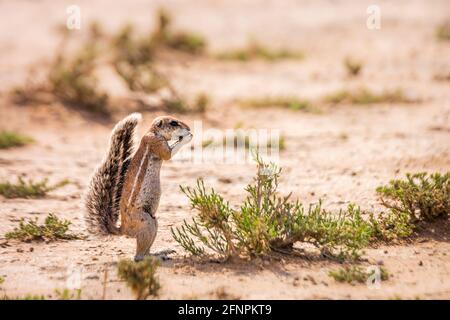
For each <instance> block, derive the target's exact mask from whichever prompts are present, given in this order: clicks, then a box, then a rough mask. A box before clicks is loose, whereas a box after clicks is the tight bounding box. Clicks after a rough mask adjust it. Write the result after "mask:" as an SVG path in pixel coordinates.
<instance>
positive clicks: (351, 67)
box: [344, 57, 362, 77]
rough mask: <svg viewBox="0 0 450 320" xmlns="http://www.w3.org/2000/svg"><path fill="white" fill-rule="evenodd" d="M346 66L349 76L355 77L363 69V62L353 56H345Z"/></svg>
mask: <svg viewBox="0 0 450 320" xmlns="http://www.w3.org/2000/svg"><path fill="white" fill-rule="evenodd" d="M344 66H345V69H346V70H347V74H348V75H349V76H352V77H355V76H357V75H359V73H360V72H361V69H362V63H361V62H360V61H357V60H355V59H352V58H349V57H347V58H345V60H344Z"/></svg>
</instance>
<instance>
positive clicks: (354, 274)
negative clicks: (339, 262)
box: [328, 266, 389, 283]
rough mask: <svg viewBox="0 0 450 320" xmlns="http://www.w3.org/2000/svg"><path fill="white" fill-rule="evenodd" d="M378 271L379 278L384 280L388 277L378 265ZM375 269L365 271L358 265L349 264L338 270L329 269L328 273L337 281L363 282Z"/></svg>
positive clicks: (384, 270)
mask: <svg viewBox="0 0 450 320" xmlns="http://www.w3.org/2000/svg"><path fill="white" fill-rule="evenodd" d="M378 268H379V272H380V280H381V281H386V280H388V279H389V274H388V272H387V270H386V269H385V268H383V267H378ZM375 272H376V271H375V270H374V269H373V270H371V271H366V270H364V268H362V267H360V266H350V267H345V268H341V269H339V270H335V271H330V272H329V273H328V275H329V276H330V277H332V278H333V279H334V280H336V281H337V282H347V283H365V282H366V281H367V279H369V278H370V277H371V276H372V275H374V274H375Z"/></svg>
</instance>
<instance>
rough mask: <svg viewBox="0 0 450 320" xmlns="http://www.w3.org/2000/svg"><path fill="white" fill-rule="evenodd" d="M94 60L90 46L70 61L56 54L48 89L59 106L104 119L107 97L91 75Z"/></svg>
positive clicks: (93, 50) (107, 111) (93, 53)
mask: <svg viewBox="0 0 450 320" xmlns="http://www.w3.org/2000/svg"><path fill="white" fill-rule="evenodd" d="M95 58H96V48H95V47H94V45H92V44H88V45H86V46H85V47H83V48H82V49H81V51H80V52H79V53H78V54H77V55H75V57H73V58H67V57H65V56H64V55H62V54H60V55H59V56H58V57H57V58H56V60H55V61H54V63H53V65H52V68H51V70H50V72H49V76H48V79H49V83H50V87H51V88H50V90H51V92H52V93H53V94H54V95H55V96H56V97H57V98H58V99H60V100H61V101H62V102H63V103H66V104H68V105H71V106H73V107H75V108H81V109H84V110H87V111H90V112H94V113H99V114H102V115H107V116H108V115H110V111H109V110H108V106H107V104H108V95H107V94H106V93H102V92H99V90H98V89H97V79H96V78H95V77H94V75H93V71H94V68H95Z"/></svg>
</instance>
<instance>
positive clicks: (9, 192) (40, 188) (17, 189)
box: [0, 177, 69, 198]
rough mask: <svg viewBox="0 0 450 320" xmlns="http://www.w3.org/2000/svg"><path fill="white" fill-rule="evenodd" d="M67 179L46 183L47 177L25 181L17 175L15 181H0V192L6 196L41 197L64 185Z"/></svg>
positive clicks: (67, 181)
mask: <svg viewBox="0 0 450 320" xmlns="http://www.w3.org/2000/svg"><path fill="white" fill-rule="evenodd" d="M68 183H69V180H62V181H60V182H58V183H57V184H54V185H48V179H47V178H45V179H43V180H41V181H38V182H34V181H33V180H31V179H30V180H28V181H25V179H24V178H23V177H18V178H17V182H16V183H11V182H1V183H0V194H1V195H3V196H4V197H6V198H42V197H45V196H46V195H47V193H48V192H50V191H53V190H55V189H58V188H60V187H63V186H65V185H66V184H68Z"/></svg>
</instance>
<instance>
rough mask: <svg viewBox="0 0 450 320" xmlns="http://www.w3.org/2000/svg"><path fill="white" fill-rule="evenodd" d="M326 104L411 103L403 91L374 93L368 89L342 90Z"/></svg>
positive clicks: (328, 97) (332, 95) (327, 100)
mask: <svg viewBox="0 0 450 320" xmlns="http://www.w3.org/2000/svg"><path fill="white" fill-rule="evenodd" d="M324 100H325V102H327V103H331V104H344V103H346V104H358V105H366V104H377V103H411V102H413V101H412V100H410V99H408V98H407V97H406V96H405V94H404V93H403V91H402V90H401V89H396V90H393V91H383V92H381V93H374V92H372V91H370V90H369V89H367V88H359V89H357V90H355V91H347V90H341V91H337V92H335V93H332V94H330V95H327V96H326V97H325V99H324Z"/></svg>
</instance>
